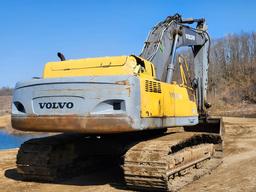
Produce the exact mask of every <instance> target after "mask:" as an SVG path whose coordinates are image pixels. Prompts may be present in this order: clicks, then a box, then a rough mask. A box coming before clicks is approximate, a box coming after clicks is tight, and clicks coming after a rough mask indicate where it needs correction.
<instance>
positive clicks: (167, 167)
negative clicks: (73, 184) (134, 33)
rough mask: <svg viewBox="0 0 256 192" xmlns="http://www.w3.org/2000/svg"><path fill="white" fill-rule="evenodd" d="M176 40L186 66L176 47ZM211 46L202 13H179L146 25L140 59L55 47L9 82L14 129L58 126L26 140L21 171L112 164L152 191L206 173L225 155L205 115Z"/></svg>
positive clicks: (60, 174)
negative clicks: (48, 58)
mask: <svg viewBox="0 0 256 192" xmlns="http://www.w3.org/2000/svg"><path fill="white" fill-rule="evenodd" d="M182 47H183V48H184V47H185V48H187V49H191V51H192V56H193V60H192V61H193V63H192V64H190V65H188V63H187V62H186V59H185V58H184V57H183V56H178V52H177V53H176V51H177V50H178V49H179V48H182ZM209 47H210V37H209V35H208V33H207V25H206V22H205V19H193V18H188V19H184V18H182V17H181V15H179V14H175V15H174V16H169V17H167V18H166V19H165V20H163V21H162V22H160V23H158V24H157V25H156V26H154V27H153V28H152V30H151V31H150V33H149V34H148V37H147V39H146V41H145V44H144V47H143V50H142V52H141V54H140V55H139V56H136V55H130V56H115V57H99V58H85V59H77V60H66V59H65V57H64V55H63V54H61V53H58V56H59V57H60V61H58V62H49V63H47V64H46V65H45V67H44V72H43V75H42V77H41V78H34V79H32V80H28V81H22V82H18V83H17V84H16V86H15V90H14V95H13V105H12V126H13V127H14V128H15V129H18V130H21V131H35V132H58V133H60V134H57V135H52V136H47V137H44V138H35V139H31V140H28V141H26V142H25V143H23V144H22V145H21V147H20V149H19V151H18V154H17V162H16V163H17V171H18V172H19V173H20V174H21V175H22V177H23V178H24V180H36V181H55V180H56V179H57V180H58V179H60V178H65V177H71V176H75V175H78V174H81V173H83V174H84V173H88V174H89V173H90V171H93V169H94V168H97V167H100V166H105V165H107V164H108V163H113V162H116V163H118V164H120V167H121V168H122V173H123V174H122V177H123V182H124V184H125V185H126V186H127V187H128V188H132V189H137V190H153V191H156V190H161V191H177V190H179V189H180V188H181V187H183V186H184V185H186V184H188V183H190V182H192V181H194V180H195V179H198V178H200V177H201V176H203V175H204V174H207V173H209V172H211V170H212V169H215V168H216V167H217V166H218V165H219V164H220V163H221V162H222V154H223V139H222V133H223V129H222V121H221V119H220V118H216V117H215V118H213V117H210V116H209V115H208V113H207V109H208V108H209V107H210V104H209V103H208V101H207V97H206V96H207V81H208V63H209ZM191 68H193V71H192V70H191V71H190V69H191ZM175 69H179V70H177V71H179V77H180V79H181V82H178V81H175V79H174V74H175V73H174V71H176V70H175Z"/></svg>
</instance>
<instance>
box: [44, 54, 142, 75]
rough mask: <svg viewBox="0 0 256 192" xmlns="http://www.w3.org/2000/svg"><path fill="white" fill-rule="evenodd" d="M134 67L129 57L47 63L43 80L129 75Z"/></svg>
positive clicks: (133, 62)
mask: <svg viewBox="0 0 256 192" xmlns="http://www.w3.org/2000/svg"><path fill="white" fill-rule="evenodd" d="M136 65H137V63H136V59H135V58H134V57H131V56H118V57H99V58H88V59H78V60H66V61H61V62H49V63H47V64H46V65H45V68H44V73H43V78H56V77H75V76H108V75H129V74H134V68H135V67H136Z"/></svg>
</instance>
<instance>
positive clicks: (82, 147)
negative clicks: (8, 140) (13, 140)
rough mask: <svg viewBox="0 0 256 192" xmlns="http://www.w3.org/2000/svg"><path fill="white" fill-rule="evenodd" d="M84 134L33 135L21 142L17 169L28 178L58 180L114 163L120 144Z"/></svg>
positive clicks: (117, 156) (118, 155)
mask: <svg viewBox="0 0 256 192" xmlns="http://www.w3.org/2000/svg"><path fill="white" fill-rule="evenodd" d="M102 142H103V141H102V140H100V139H97V138H96V137H93V138H87V137H84V136H81V135H74V134H60V135H56V136H50V137H45V138H39V139H31V140H29V141H27V142H25V143H23V144H22V146H21V147H20V149H19V152H18V155H17V162H16V164H17V170H18V172H19V173H21V174H22V175H23V179H25V180H33V181H55V180H57V179H60V178H67V177H72V176H77V175H80V174H82V173H83V174H84V173H89V172H91V171H93V170H94V169H95V168H99V167H100V166H104V165H107V164H113V163H114V162H116V161H117V160H118V159H119V157H120V151H119V150H120V148H118V147H119V146H117V145H115V146H113V145H112V143H111V142H110V141H109V140H104V144H103V143H102Z"/></svg>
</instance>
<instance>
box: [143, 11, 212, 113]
mask: <svg viewBox="0 0 256 192" xmlns="http://www.w3.org/2000/svg"><path fill="white" fill-rule="evenodd" d="M193 23H196V24H197V26H196V28H192V27H190V26H189V25H191V24H193ZM206 31H207V25H206V23H205V20H204V19H193V18H189V19H183V18H182V17H181V16H180V15H179V14H175V15H174V16H169V17H167V18H166V19H165V20H164V21H162V22H160V23H158V24H157V25H156V26H155V27H153V29H152V30H151V31H150V33H149V35H148V38H147V40H146V42H145V44H144V47H143V50H142V53H141V55H140V56H141V57H142V58H144V59H146V60H149V61H151V62H152V63H154V65H155V68H156V75H157V78H158V79H159V80H161V81H164V82H168V83H170V82H171V81H172V77H173V71H174V59H175V54H176V50H177V49H178V48H179V47H191V48H192V52H193V56H194V73H195V81H194V82H195V85H196V87H197V91H196V98H197V106H198V111H199V113H200V115H202V114H205V111H206V110H205V103H207V102H206V91H207V85H208V63H209V61H208V60H209V59H208V55H209V46H210V43H209V41H210V38H209V35H208V33H207V32H206Z"/></svg>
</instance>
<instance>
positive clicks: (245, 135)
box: [0, 117, 256, 192]
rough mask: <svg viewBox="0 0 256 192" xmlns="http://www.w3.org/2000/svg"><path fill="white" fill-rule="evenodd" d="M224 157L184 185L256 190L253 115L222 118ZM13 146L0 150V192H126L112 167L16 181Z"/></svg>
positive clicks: (201, 188) (197, 188) (184, 191)
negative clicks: (47, 179) (45, 179)
mask: <svg viewBox="0 0 256 192" xmlns="http://www.w3.org/2000/svg"><path fill="white" fill-rule="evenodd" d="M224 126H225V131H226V133H225V157H224V159H223V163H222V165H221V166H220V167H218V168H217V169H216V170H214V171H213V172H212V173H211V174H209V175H206V176H204V177H202V178H201V179H199V180H197V181H195V182H194V183H192V184H189V185H187V186H186V187H185V188H183V189H182V190H181V192H190V191H214V192H219V191H232V192H233V191H251V192H253V191H256V176H255V173H256V150H255V148H254V147H255V146H256V118H230V117H228V118H224ZM16 153H17V149H13V150H6V151H0V191H1V192H9V191H10V192H13V191H20V192H32V191H33V192H34V191H35V192H39V191H40V192H41V191H44V192H52V191H54V192H58V191H60V192H62V191H65V192H66V191H67V192H69V191H70V192H71V191H76V192H83V191H86V192H87V191H89V192H90V191H93V192H96V191H99V192H102V191H103V192H104V191H111V192H116V191H126V190H125V189H123V188H122V187H121V185H120V184H119V182H120V181H119V178H118V171H117V170H116V169H115V168H113V167H108V168H106V169H104V170H98V171H97V172H94V173H93V174H88V175H84V176H80V177H76V178H73V179H69V180H65V181H62V182H59V183H36V182H23V181H20V178H19V176H18V175H17V173H16V170H15V156H16Z"/></svg>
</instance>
